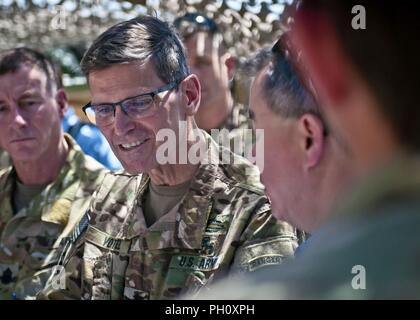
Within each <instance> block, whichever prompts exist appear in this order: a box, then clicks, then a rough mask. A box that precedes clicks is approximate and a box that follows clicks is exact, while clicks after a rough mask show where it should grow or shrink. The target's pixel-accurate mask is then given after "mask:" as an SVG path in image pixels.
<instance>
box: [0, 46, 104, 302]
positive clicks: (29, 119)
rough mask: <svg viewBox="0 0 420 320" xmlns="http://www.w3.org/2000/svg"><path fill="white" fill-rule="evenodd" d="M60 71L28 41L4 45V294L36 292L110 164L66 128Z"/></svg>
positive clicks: (0, 82)
mask: <svg viewBox="0 0 420 320" xmlns="http://www.w3.org/2000/svg"><path fill="white" fill-rule="evenodd" d="M66 108H67V98H66V94H65V92H64V90H63V87H62V84H61V79H60V74H59V72H58V71H57V68H56V66H55V65H54V64H53V63H52V62H51V61H50V60H49V59H47V58H46V57H45V56H44V55H43V54H41V53H39V52H37V51H34V50H32V49H28V48H17V49H10V50H6V51H2V52H0V146H1V147H2V148H3V149H4V150H6V151H7V153H8V155H10V158H11V162H12V165H11V166H9V167H7V168H6V169H3V170H1V171H0V299H33V298H34V297H35V295H36V294H37V292H38V291H39V290H40V289H42V287H43V285H44V284H45V282H46V280H47V279H48V277H49V275H50V273H51V267H52V266H54V265H55V264H56V263H57V262H58V258H59V256H58V253H59V252H60V248H61V247H60V243H61V241H60V239H61V238H63V237H65V236H67V234H68V233H69V232H70V231H71V230H72V229H73V228H74V226H75V225H76V224H77V223H78V220H79V219H80V218H81V217H82V216H83V212H84V211H85V210H86V208H87V205H88V204H89V199H90V196H91V194H92V192H93V191H94V190H95V188H96V187H97V186H98V185H99V182H100V180H101V179H102V178H103V174H104V171H105V170H104V169H103V167H102V166H101V165H100V164H99V163H98V162H96V161H95V160H94V159H92V158H90V157H87V156H85V155H84V154H83V152H82V151H81V149H80V148H79V146H78V145H77V144H76V143H75V141H74V140H73V139H72V138H71V137H70V136H69V135H67V134H64V133H63V130H62V127H61V119H62V117H63V115H64V112H65V110H66Z"/></svg>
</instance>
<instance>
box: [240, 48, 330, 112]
mask: <svg viewBox="0 0 420 320" xmlns="http://www.w3.org/2000/svg"><path fill="white" fill-rule="evenodd" d="M268 65H269V70H268V74H267V76H266V78H265V79H264V82H263V88H262V90H263V96H264V98H265V99H266V102H267V104H268V106H269V108H270V109H271V110H272V111H273V112H275V113H276V114H279V115H280V116H282V117H286V118H289V117H294V118H299V117H301V116H302V115H304V114H305V113H312V114H315V115H317V116H318V117H319V118H320V119H321V120H323V117H322V116H321V112H320V109H319V106H318V104H317V102H316V101H315V99H314V97H313V95H312V93H311V92H310V91H309V90H308V89H306V87H305V85H304V84H302V82H301V81H300V79H299V77H298V74H297V72H296V71H295V69H294V66H293V65H292V63H290V62H289V59H288V58H287V57H285V56H283V55H282V56H279V55H277V54H274V53H273V52H272V51H271V48H262V49H260V50H259V51H258V52H257V53H256V54H255V55H254V56H252V57H251V58H250V59H248V60H247V61H245V62H244V63H243V66H242V72H243V73H244V74H246V75H247V76H255V75H257V74H258V73H259V72H261V71H262V69H264V67H266V66H268Z"/></svg>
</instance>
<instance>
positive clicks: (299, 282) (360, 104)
mask: <svg viewBox="0 0 420 320" xmlns="http://www.w3.org/2000/svg"><path fill="white" fill-rule="evenodd" d="M363 12H364V13H365V15H364V14H363ZM357 14H358V16H357ZM363 16H364V17H365V18H366V16H367V27H366V28H361V25H363V23H362V22H361V21H362V20H363V19H364V18H363ZM419 23H420V19H419V17H418V11H417V10H416V9H415V7H413V6H412V5H411V4H410V3H396V2H380V3H379V2H377V1H357V2H354V1H332V0H318V1H315V0H312V1H302V2H301V6H300V8H299V10H298V11H297V14H296V15H295V24H294V27H293V29H292V33H291V37H292V41H293V45H294V51H295V52H301V55H302V65H303V66H304V68H301V70H307V73H305V74H306V75H307V76H308V77H309V78H311V79H312V80H313V83H314V87H315V89H316V90H317V92H318V93H319V98H320V101H321V105H322V108H323V112H324V114H325V115H326V117H327V119H328V122H329V125H330V127H331V129H332V130H334V131H335V132H336V133H338V134H339V136H341V137H342V139H343V141H345V143H346V144H347V145H348V148H349V150H350V151H351V155H352V159H353V163H352V165H351V167H352V170H354V171H353V174H354V175H355V177H356V179H357V182H355V183H354V184H353V189H352V192H351V193H349V194H346V197H345V198H346V200H345V201H341V202H340V203H338V206H339V208H338V209H336V210H335V211H334V213H332V214H329V215H328V216H327V217H325V218H324V219H323V220H324V221H323V222H322V224H321V225H320V227H319V228H317V230H315V231H314V232H313V235H312V237H311V238H310V239H309V240H308V242H307V243H306V245H305V248H304V250H303V252H302V254H301V255H300V256H299V257H298V258H297V259H296V260H295V261H293V262H292V263H290V264H289V265H284V267H283V268H282V267H280V268H278V269H276V270H272V271H271V272H261V273H260V274H259V275H256V276H255V277H249V278H248V283H246V281H244V282H242V283H241V285H236V284H235V285H236V286H235V288H234V290H230V289H229V285H231V284H230V283H226V284H224V285H222V286H221V287H219V288H218V289H216V288H215V291H216V292H214V293H213V294H214V295H213V296H212V297H213V298H214V297H216V298H218V299H223V298H266V299H279V298H323V299H334V298H335V299H340V298H344V299H352V298H354V299H382V298H385V299H392V298H399V299H400V298H419V297H420V271H419V268H418V265H419V258H418V253H419V252H420V233H419V232H418V230H419V228H420V176H419V172H420V161H419V151H420V133H419V132H420V131H419V130H418V127H419V124H420V109H419V108H418V107H417V104H418V97H417V89H418V74H419V71H420V66H419V59H418V56H419V54H420V50H419V48H420V47H419V46H418V45H417V43H416V41H415V39H416V38H417V33H418V30H419V27H420V26H419ZM390 61H392V62H391V63H390ZM313 192H315V193H316V192H317V189H316V188H314V191H313ZM237 283H238V282H237ZM245 283H246V284H245ZM242 284H243V285H242Z"/></svg>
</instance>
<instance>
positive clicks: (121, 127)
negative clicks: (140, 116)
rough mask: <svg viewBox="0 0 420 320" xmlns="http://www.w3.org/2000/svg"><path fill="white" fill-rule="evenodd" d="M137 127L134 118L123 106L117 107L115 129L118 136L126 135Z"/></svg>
mask: <svg viewBox="0 0 420 320" xmlns="http://www.w3.org/2000/svg"><path fill="white" fill-rule="evenodd" d="M134 127H135V123H134V120H133V119H131V118H130V117H129V116H128V115H127V114H126V113H125V112H124V111H123V110H122V109H121V106H117V107H116V108H115V119H114V131H115V134H116V135H118V136H124V135H126V134H127V133H129V132H130V131H131V130H133V129H134Z"/></svg>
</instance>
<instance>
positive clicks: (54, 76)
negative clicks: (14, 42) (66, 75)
mask: <svg viewBox="0 0 420 320" xmlns="http://www.w3.org/2000/svg"><path fill="white" fill-rule="evenodd" d="M24 65H25V66H30V67H37V68H38V69H39V70H40V71H42V72H43V73H44V74H45V76H46V77H47V86H48V90H51V88H52V85H51V84H55V86H56V88H57V89H60V88H62V87H63V82H62V79H61V70H60V68H59V66H58V65H57V64H55V63H54V62H53V61H52V60H50V59H49V58H48V57H47V56H45V55H44V54H42V53H41V52H39V51H36V50H33V49H30V48H26V47H21V48H14V49H9V50H5V51H1V52H0V75H4V74H7V73H10V72H11V73H13V72H16V71H17V70H18V69H19V68H20V67H21V66H24Z"/></svg>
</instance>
